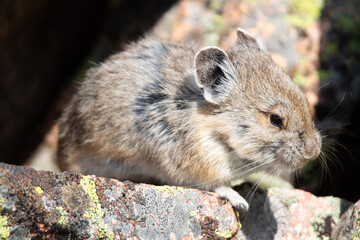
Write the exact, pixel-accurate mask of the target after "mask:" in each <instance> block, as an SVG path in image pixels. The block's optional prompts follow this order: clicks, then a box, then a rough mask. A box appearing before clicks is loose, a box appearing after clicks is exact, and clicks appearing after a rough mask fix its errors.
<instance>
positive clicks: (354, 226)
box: [331, 200, 360, 240]
mask: <svg viewBox="0 0 360 240" xmlns="http://www.w3.org/2000/svg"><path fill="white" fill-rule="evenodd" d="M331 239H352V240H360V200H359V201H357V202H356V203H355V204H354V205H352V206H351V207H349V209H348V210H347V211H346V212H345V213H344V214H343V215H342V216H341V219H340V221H339V223H338V224H337V225H336V227H335V228H334V230H333V232H332V234H331Z"/></svg>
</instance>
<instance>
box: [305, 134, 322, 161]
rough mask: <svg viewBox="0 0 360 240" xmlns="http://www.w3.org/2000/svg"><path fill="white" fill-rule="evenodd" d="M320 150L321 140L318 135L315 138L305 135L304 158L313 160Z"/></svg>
mask: <svg viewBox="0 0 360 240" xmlns="http://www.w3.org/2000/svg"><path fill="white" fill-rule="evenodd" d="M320 151H321V140H320V137H318V136H316V138H312V137H307V138H306V139H305V158H306V159H307V160H313V159H315V158H317V157H318V156H319V154H320Z"/></svg>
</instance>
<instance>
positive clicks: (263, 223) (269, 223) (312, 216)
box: [238, 185, 351, 240]
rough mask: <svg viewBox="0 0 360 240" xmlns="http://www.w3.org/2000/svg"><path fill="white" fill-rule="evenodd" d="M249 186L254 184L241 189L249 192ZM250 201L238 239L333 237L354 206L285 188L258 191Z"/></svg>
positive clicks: (278, 239) (343, 201)
mask: <svg viewBox="0 0 360 240" xmlns="http://www.w3.org/2000/svg"><path fill="white" fill-rule="evenodd" d="M246 188H247V189H250V186H247V187H246V185H245V186H243V187H242V188H241V189H240V192H242V194H247V192H249V191H248V190H247V189H246ZM248 195H249V194H248ZM248 201H249V203H250V209H249V211H248V213H247V216H245V217H244V220H243V221H242V226H243V228H242V229H241V231H239V233H238V239H263V240H266V239H276V240H283V239H296V240H300V239H304V240H307V239H329V238H330V235H331V231H332V229H334V228H335V226H336V224H337V223H338V222H339V219H340V216H341V214H342V213H343V212H344V211H345V210H346V209H347V208H348V207H349V206H350V205H351V203H350V202H348V201H346V200H343V199H340V198H334V197H316V196H314V195H312V194H311V193H308V192H305V191H302V190H298V189H285V188H270V189H268V190H267V191H266V192H262V191H260V190H258V191H257V192H255V193H254V194H253V195H250V197H248ZM335 239H336V238H335Z"/></svg>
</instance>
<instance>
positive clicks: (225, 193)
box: [214, 186, 249, 213]
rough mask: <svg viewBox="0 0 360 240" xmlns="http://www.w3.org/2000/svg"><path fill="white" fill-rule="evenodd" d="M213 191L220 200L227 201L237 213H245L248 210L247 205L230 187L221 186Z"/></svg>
mask: <svg viewBox="0 0 360 240" xmlns="http://www.w3.org/2000/svg"><path fill="white" fill-rule="evenodd" d="M214 191H215V192H216V193H218V194H219V196H220V198H223V199H227V200H229V202H230V203H231V205H232V206H233V207H234V208H236V209H237V210H238V211H239V212H241V213H245V212H247V210H248V209H249V204H248V203H247V202H246V200H245V199H244V198H243V197H242V196H241V195H240V194H239V193H238V192H236V191H235V190H234V189H232V188H231V187H226V186H221V187H218V188H215V189H214Z"/></svg>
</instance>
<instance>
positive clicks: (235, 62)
mask: <svg viewBox="0 0 360 240" xmlns="http://www.w3.org/2000/svg"><path fill="white" fill-rule="evenodd" d="M237 35H238V41H237V43H236V45H235V46H234V47H233V48H232V49H230V50H229V51H228V53H226V52H225V51H224V50H222V49H220V48H218V47H207V48H203V49H201V50H200V51H199V52H198V53H197V54H196V56H195V61H194V62H195V63H194V64H195V76H196V82H197V84H198V85H199V86H200V88H202V89H203V95H204V98H205V100H206V102H207V104H208V105H210V106H212V107H211V108H212V109H213V111H214V112H216V114H213V116H212V118H213V119H215V121H217V124H216V128H214V129H213V131H214V134H215V135H217V136H219V139H220V140H219V141H221V142H222V144H224V145H226V146H227V148H228V149H229V151H230V152H232V154H236V155H237V156H238V157H240V158H242V159H243V160H247V161H251V162H257V163H259V164H261V163H264V164H265V163H268V162H274V163H277V164H278V165H279V166H281V167H287V168H293V169H296V168H300V167H302V166H304V165H305V164H306V163H307V162H308V161H309V160H312V159H315V158H316V157H317V156H318V155H319V154H320V149H321V138H320V135H319V133H318V132H317V130H316V128H315V126H314V122H313V120H312V118H311V115H310V109H309V105H308V102H307V100H306V98H305V96H304V94H303V93H302V92H301V91H300V90H299V88H298V87H297V86H296V85H295V84H294V82H293V81H292V80H291V79H290V77H289V76H288V75H287V74H286V73H284V71H283V70H282V69H281V68H280V67H278V66H277V65H276V64H275V63H274V62H273V61H272V59H271V57H270V56H269V54H268V52H267V51H266V49H265V47H264V45H263V44H262V43H261V41H259V40H258V39H256V38H255V37H254V36H252V35H251V34H249V33H248V32H247V31H245V30H243V29H238V30H237Z"/></svg>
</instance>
